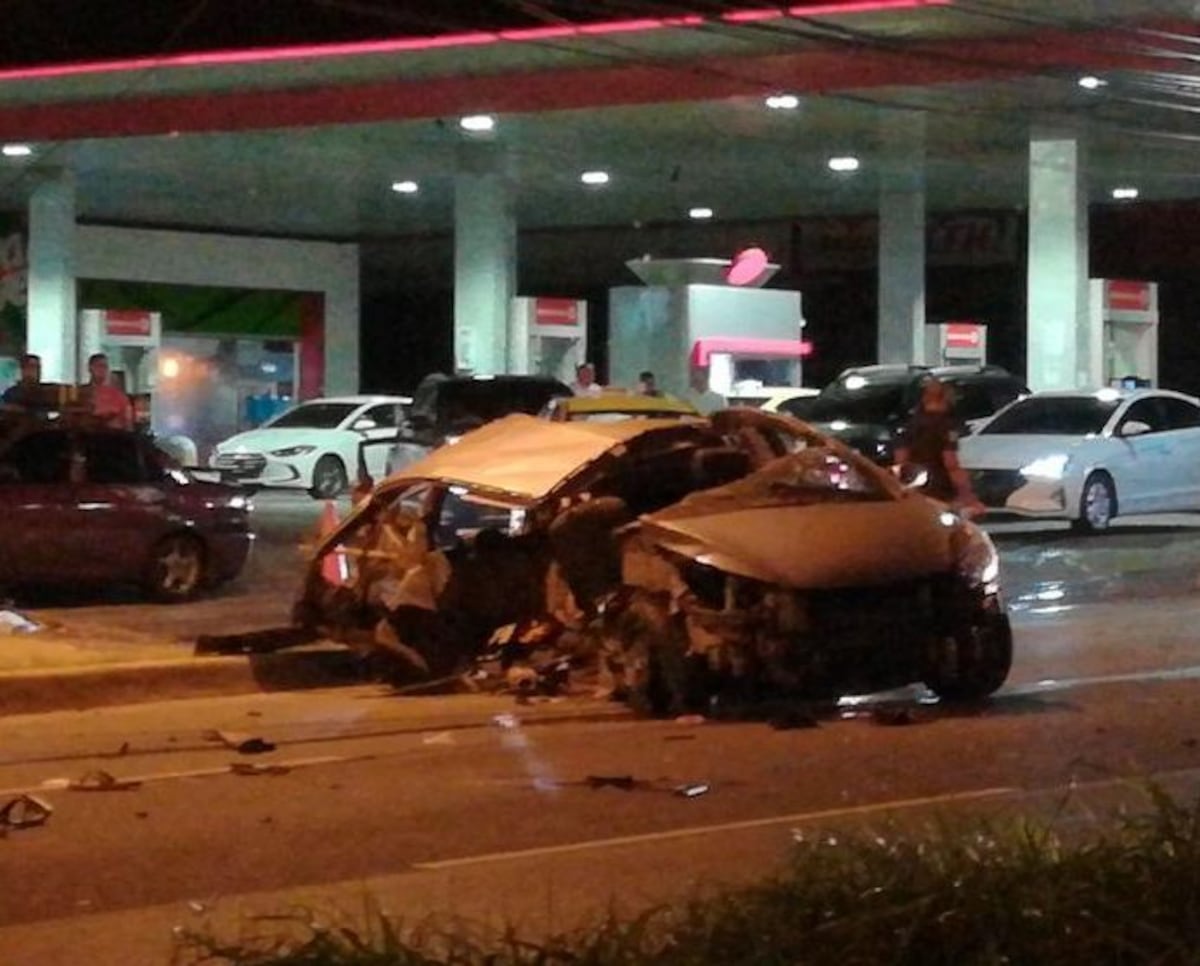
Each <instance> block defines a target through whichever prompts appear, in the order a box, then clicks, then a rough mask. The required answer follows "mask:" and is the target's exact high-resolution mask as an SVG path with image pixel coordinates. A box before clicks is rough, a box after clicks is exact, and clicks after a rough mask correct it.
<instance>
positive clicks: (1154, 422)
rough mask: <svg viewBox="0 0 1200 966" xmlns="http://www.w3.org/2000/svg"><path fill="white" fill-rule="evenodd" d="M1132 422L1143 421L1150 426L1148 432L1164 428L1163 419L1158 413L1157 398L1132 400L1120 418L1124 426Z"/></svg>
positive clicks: (1159, 430) (1155, 431)
mask: <svg viewBox="0 0 1200 966" xmlns="http://www.w3.org/2000/svg"><path fill="white" fill-rule="evenodd" d="M1132 422H1139V423H1145V424H1146V425H1147V426H1149V427H1150V432H1152V433H1157V432H1161V431H1162V429H1163V428H1164V425H1163V419H1162V417H1161V416H1160V415H1159V410H1158V400H1157V399H1139V400H1137V402H1134V403H1132V404H1131V405H1130V407H1129V408H1128V409H1127V410H1126V411H1125V418H1124V419H1122V420H1121V426H1122V428H1124V427H1125V426H1127V425H1129V424H1130V423H1132Z"/></svg>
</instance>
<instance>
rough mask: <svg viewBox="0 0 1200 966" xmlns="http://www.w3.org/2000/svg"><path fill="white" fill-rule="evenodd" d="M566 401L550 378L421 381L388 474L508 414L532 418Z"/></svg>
mask: <svg viewBox="0 0 1200 966" xmlns="http://www.w3.org/2000/svg"><path fill="white" fill-rule="evenodd" d="M571 395H573V393H572V392H571V389H570V387H569V386H567V385H566V384H565V383H562V382H560V381H559V380H557V379H554V378H552V377H550V376H508V375H505V376H438V375H435V376H427V377H426V378H425V379H423V380H422V381H421V384H420V385H419V386H418V387H417V390H416V392H415V393H414V394H413V401H412V406H410V407H409V412H408V419H407V421H406V422H405V423H404V425H403V426H402V427H401V428H400V432H399V435H398V437H397V440H396V445H395V446H394V447H393V449H392V453H391V455H390V456H389V458H388V474H389V475H390V474H392V473H394V472H396V471H397V470H399V469H403V468H404V467H405V466H407V465H408V464H409V463H412V462H414V461H415V460H418V459H420V458H421V457H422V456H424V455H425V454H426V453H428V452H429V451H430V450H432V449H435V448H437V447H438V446H441V445H442V444H443V443H447V442H450V443H452V442H455V441H457V439H458V437H459V436H461V435H462V434H463V433H466V432H470V431H471V430H472V429H475V428H476V427H478V426H482V425H484V423H490V422H491V421H492V420H494V419H499V418H500V417H501V416H508V415H509V414H511V413H528V414H529V415H531V416H536V415H537V414H538V413H539V412H541V411H542V408H543V407H544V406H545V405H546V403H548V402H549V401H550V400H551V399H553V398H555V397H556V396H571Z"/></svg>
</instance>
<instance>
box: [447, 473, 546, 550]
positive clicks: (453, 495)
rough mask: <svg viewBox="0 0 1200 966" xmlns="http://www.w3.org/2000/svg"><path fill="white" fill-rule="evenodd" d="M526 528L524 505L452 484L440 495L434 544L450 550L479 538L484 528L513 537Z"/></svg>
mask: <svg viewBox="0 0 1200 966" xmlns="http://www.w3.org/2000/svg"><path fill="white" fill-rule="evenodd" d="M524 529H525V508H524V507H519V506H513V505H512V504H509V503H503V502H500V501H498V500H495V499H491V498H489V497H486V496H483V495H481V494H479V493H473V492H471V491H470V490H468V489H467V488H466V487H463V486H451V487H449V488H448V489H447V490H446V494H445V496H444V497H443V498H442V503H441V507H440V508H439V511H438V518H437V521H436V523H435V524H434V527H433V542H434V545H435V546H437V547H440V548H442V549H449V548H451V547H454V546H456V545H458V544H459V543H462V542H469V541H472V540H475V539H478V537H479V536H480V534H482V533H484V532H485V531H493V532H494V533H496V534H502V535H504V536H514V535H516V534H518V533H521V532H522V531H523V530H524Z"/></svg>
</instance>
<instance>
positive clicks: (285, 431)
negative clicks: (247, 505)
mask: <svg viewBox="0 0 1200 966" xmlns="http://www.w3.org/2000/svg"><path fill="white" fill-rule="evenodd" d="M411 402H412V400H411V399H409V398H408V397H407V396H338V397H331V398H327V399H311V400H309V401H308V402H303V403H301V404H300V405H299V406H296V407H294V408H293V409H289V410H288V411H287V412H285V413H281V414H280V415H278V416H276V417H275V418H274V419H271V420H268V421H267V422H265V423H263V425H261V426H259V427H258V428H257V429H251V430H248V431H247V432H244V433H238V434H237V435H236V436H231V437H230V438H229V439H227V440H225V441H224V442H221V443H218V444H217V445H216V447H215V448H214V449H213V453H212V457H211V458H210V460H209V465H210V466H211V467H212V468H213V469H216V470H219V471H220V473H221V477H222V479H226V480H230V481H233V482H237V483H241V484H243V485H246V486H252V487H257V486H264V487H267V486H269V487H284V488H292V489H301V490H308V491H309V493H311V494H312V495H313V496H314V497H317V498H319V499H330V498H332V497H335V496H337V495H338V494H339V493H341V492H343V491H344V490H345V489H346V487H347V486H348V485H349V482H350V480H352V479H358V477H359V475H360V473H361V472H362V470H364V469H365V470H366V472H367V473H368V474H370V476H371V477H373V478H374V479H375V480H379V479H382V478H383V476H384V474H385V471H386V462H387V454H388V450H389V449H390V448H391V446H392V444H393V443H394V442H395V439H396V432H397V429H398V427H399V426H400V425H401V423H403V421H404V418H405V415H406V411H407V408H408V405H409V403H411Z"/></svg>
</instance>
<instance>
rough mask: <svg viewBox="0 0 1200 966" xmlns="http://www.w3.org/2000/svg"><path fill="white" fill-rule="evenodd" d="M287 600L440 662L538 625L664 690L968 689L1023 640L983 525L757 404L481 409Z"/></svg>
mask: <svg viewBox="0 0 1200 966" xmlns="http://www.w3.org/2000/svg"><path fill="white" fill-rule="evenodd" d="M296 617H297V620H298V622H300V623H301V624H303V625H304V626H306V627H308V628H311V629H312V630H314V631H316V632H319V633H321V634H323V635H325V636H327V637H331V638H333V639H336V640H341V641H344V642H346V643H348V644H351V645H356V646H359V647H363V648H365V649H367V650H368V651H371V652H373V653H376V654H386V655H389V656H390V658H391V659H394V660H397V661H399V662H401V663H402V664H404V665H406V666H407V667H408V668H409V669H410V670H411V671H412V672H413V673H414V674H417V675H425V676H427V677H439V676H444V675H452V674H455V673H457V672H459V671H461V670H462V669H463V668H464V667H465V666H467V665H469V663H470V662H471V661H472V660H475V659H476V658H478V656H479V655H480V654H483V653H485V652H487V651H488V650H489V648H493V647H494V646H495V645H496V643H497V642H498V641H499V642H500V643H501V644H502V645H503V644H505V643H511V642H517V643H519V644H522V645H524V646H526V647H528V648H530V649H531V651H532V650H536V649H538V648H542V647H546V648H549V650H550V651H551V653H552V654H553V655H554V656H555V658H556V659H557V660H558V661H559V664H557V665H556V667H561V666H562V663H561V662H562V659H564V658H565V659H567V660H569V661H571V662H572V663H573V665H574V666H581V665H586V664H588V663H589V662H590V663H592V664H596V663H602V664H604V665H606V666H608V667H610V668H611V669H612V671H613V674H614V681H615V684H614V686H615V687H617V688H619V689H620V690H622V691H624V693H625V694H627V695H628V697H629V698H630V700H631V701H632V702H633V703H634V704H636V705H638V706H640V707H642V708H644V709H646V710H651V711H656V712H672V713H677V712H680V711H683V710H689V709H697V708H700V707H702V706H704V705H705V704H706V703H709V702H711V701H713V700H714V699H721V698H730V699H734V698H745V699H747V700H754V699H755V698H758V697H773V696H802V697H831V696H835V695H839V694H846V693H853V692H858V693H861V692H870V691H877V690H881V689H885V688H890V687H895V686H900V685H904V684H910V683H914V682H923V683H924V684H925V685H927V686H928V687H929V688H931V689H932V690H933V691H935V692H936V693H937V694H939V695H941V696H943V697H945V698H951V699H958V698H976V697H980V696H984V695H987V694H990V693H991V692H993V691H995V690H996V689H997V688H999V687H1000V685H1001V684H1002V683H1003V682H1004V680H1005V678H1006V676H1007V674H1008V670H1009V666H1010V663H1011V656H1012V638H1011V632H1010V628H1009V623H1008V618H1007V615H1006V613H1005V610H1004V607H1003V603H1002V600H1001V596H1000V588H999V560H998V556H997V554H996V550H995V548H994V546H993V545H992V542H991V540H990V539H989V538H988V536H987V535H986V534H985V533H984V532H983V531H982V530H981V529H979V528H978V527H976V526H975V525H974V524H972V523H970V522H968V521H966V520H963V519H961V518H959V517H958V516H957V515H955V514H953V513H952V512H950V510H949V509H948V508H947V507H946V506H945V505H943V504H941V503H938V502H936V501H934V500H931V499H929V498H927V497H925V496H923V495H921V494H919V493H917V492H916V491H915V490H912V489H907V488H906V487H905V486H904V485H902V484H901V482H900V481H899V480H897V479H896V478H895V477H894V476H893V475H892V474H891V473H889V472H888V471H886V470H884V469H882V468H880V467H877V466H875V465H873V464H872V463H870V462H869V461H867V460H866V459H865V458H863V457H861V456H859V455H858V454H857V453H855V452H853V451H852V450H850V449H849V448H847V447H846V446H844V445H843V444H841V443H839V442H837V441H836V440H833V439H831V438H829V437H827V436H824V435H823V434H821V433H819V432H818V431H816V430H815V429H813V428H812V427H810V426H808V425H807V424H805V423H802V422H800V421H798V420H795V419H793V418H790V417H784V416H777V415H774V414H768V413H762V412H757V411H754V410H749V409H733V410H727V411H724V412H720V413H717V414H715V415H714V416H713V417H711V418H710V419H707V420H653V419H647V420H625V421H621V422H616V423H590V422H565V423H556V422H551V421H546V420H538V419H533V418H530V417H527V416H520V415H518V416H510V417H507V418H505V419H502V420H500V421H498V422H495V423H492V424H489V425H488V426H485V427H483V428H481V429H478V430H476V431H474V432H472V433H470V434H468V435H467V436H465V437H464V438H463V439H462V440H461V441H460V442H459V444H458V445H456V446H453V447H446V448H443V449H441V450H438V451H436V452H434V453H433V454H431V455H430V456H429V457H427V458H426V459H424V460H422V461H420V462H418V463H416V464H414V465H412V466H411V467H409V468H407V469H406V470H405V471H404V472H403V473H401V474H397V475H395V476H393V477H390V478H389V479H387V480H385V481H384V482H382V483H381V484H379V485H378V486H377V487H376V488H375V490H374V491H373V493H372V494H371V495H370V497H369V498H368V499H366V500H364V501H363V502H362V503H360V504H359V505H358V506H357V507H356V508H355V509H354V510H353V511H352V513H351V514H350V516H349V517H347V519H346V520H344V521H343V522H342V523H341V525H340V526H339V527H338V528H337V529H336V530H334V531H333V532H332V533H330V534H328V535H327V536H326V537H325V538H324V539H323V540H322V541H320V542H319V543H318V545H317V546H316V548H315V552H314V554H313V557H312V560H311V562H310V565H309V570H308V573H307V576H306V579H305V584H304V588H303V592H302V595H301V598H300V600H299V601H298V602H297V606H296Z"/></svg>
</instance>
